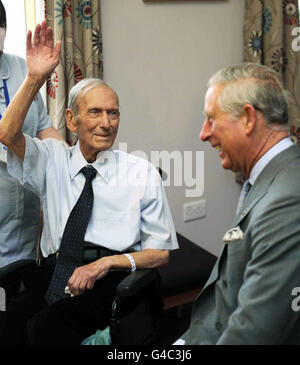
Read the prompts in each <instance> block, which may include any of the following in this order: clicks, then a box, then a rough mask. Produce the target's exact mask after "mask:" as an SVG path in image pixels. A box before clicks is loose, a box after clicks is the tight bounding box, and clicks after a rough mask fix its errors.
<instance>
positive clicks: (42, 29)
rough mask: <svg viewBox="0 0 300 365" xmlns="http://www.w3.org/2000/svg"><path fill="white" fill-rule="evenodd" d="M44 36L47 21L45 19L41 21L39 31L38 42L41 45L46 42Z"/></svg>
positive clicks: (45, 34)
mask: <svg viewBox="0 0 300 365" xmlns="http://www.w3.org/2000/svg"><path fill="white" fill-rule="evenodd" d="M46 36H47V23H46V22H45V21H43V22H42V25H41V32H40V43H41V44H42V45H45V44H46Z"/></svg>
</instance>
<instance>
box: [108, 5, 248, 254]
mask: <svg viewBox="0 0 300 365" xmlns="http://www.w3.org/2000/svg"><path fill="white" fill-rule="evenodd" d="M101 9H102V17H101V21H102V32H103V48H104V79H105V81H106V82H108V83H109V84H111V85H112V86H113V87H114V88H115V89H116V90H117V92H118V94H119V97H120V110H121V122H120V129H119V135H118V139H117V141H116V143H115V146H114V147H115V148H118V147H119V144H120V143H124V142H126V143H127V150H128V152H132V151H137V150H141V151H144V152H145V153H146V154H147V156H148V157H149V158H150V156H151V154H150V153H151V151H162V150H166V151H169V152H170V153H171V152H173V151H180V154H181V156H183V155H184V151H192V152H191V153H192V158H193V174H194V177H195V176H196V173H197V172H196V162H197V161H196V151H204V169H203V172H202V173H201V176H202V174H204V194H203V195H202V196H201V199H202V198H204V199H206V203H207V216H206V217H205V218H202V219H200V220H195V221H192V222H188V223H184V222H183V204H184V203H187V202H190V201H194V200H198V199H199V197H192V198H190V197H186V190H187V189H192V188H191V187H188V186H187V184H186V186H174V182H175V177H176V172H174V169H173V168H172V169H171V170H170V173H169V182H170V184H167V185H170V186H166V192H167V196H168V199H169V204H170V208H171V210H172V214H173V219H174V222H175V226H176V229H177V231H178V232H180V233H181V234H183V235H185V236H186V237H188V238H189V239H191V240H192V241H194V242H195V243H197V244H198V245H200V246H201V247H203V248H205V249H207V250H208V251H210V252H212V253H214V254H217V253H218V252H219V250H220V247H221V243H222V237H223V235H224V233H225V231H226V230H227V229H228V228H229V226H230V224H231V222H232V219H233V216H234V211H235V207H236V204H237V200H238V196H239V192H240V186H239V185H238V184H237V183H236V182H235V179H234V174H233V173H232V172H230V171H224V170H223V169H222V167H221V165H220V159H219V157H218V154H217V152H216V151H215V150H213V149H212V148H211V147H210V145H209V144H208V143H203V142H200V140H199V132H200V129H201V125H202V122H203V100H204V95H205V88H206V86H205V85H206V82H207V80H208V78H209V76H210V75H211V74H212V73H214V72H215V71H217V70H218V69H220V68H222V67H224V66H226V65H229V64H232V63H239V62H242V59H243V57H242V42H243V38H242V32H243V18H244V1H240V0H228V1H201V0H199V1H184V0H183V1H181V2H166V3H152V4H151V3H147V4H146V3H144V2H143V1H142V0H101ZM178 153H179V152H178ZM197 163H198V167H199V166H201V164H200V162H199V161H198V162H197ZM186 168H187V164H184V165H183V169H186ZM198 170H199V169H198ZM175 171H178V167H177V168H176V169H175ZM183 171H185V170H183ZM176 178H178V176H177V177H176ZM198 178H199V176H198ZM199 179H200V180H201V178H199Z"/></svg>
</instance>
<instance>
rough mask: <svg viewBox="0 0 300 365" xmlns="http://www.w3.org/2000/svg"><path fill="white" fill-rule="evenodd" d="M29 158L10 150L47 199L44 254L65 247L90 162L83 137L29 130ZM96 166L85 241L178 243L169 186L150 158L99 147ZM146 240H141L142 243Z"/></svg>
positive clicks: (14, 166)
mask: <svg viewBox="0 0 300 365" xmlns="http://www.w3.org/2000/svg"><path fill="white" fill-rule="evenodd" d="M25 138H26V151H25V159H24V162H23V163H22V161H20V160H19V159H18V158H17V157H16V156H15V155H13V154H12V153H11V152H9V153H8V170H9V172H10V174H12V175H13V176H15V177H16V178H18V179H19V180H20V182H21V183H22V184H24V186H25V187H28V188H29V189H31V190H32V191H34V192H35V193H36V194H37V195H38V196H39V197H40V199H41V200H42V203H43V213H44V230H43V234H42V240H41V250H42V254H43V256H44V257H47V256H48V255H49V254H52V253H55V252H57V251H58V250H59V246H60V242H61V238H62V234H63V230H64V228H65V225H66V222H67V219H68V217H69V214H70V212H71V210H72V209H73V207H74V205H75V204H76V202H77V200H78V198H79V196H80V194H81V191H82V189H83V186H84V183H85V177H84V176H83V174H82V173H80V170H81V169H82V168H83V167H84V166H86V165H87V161H86V160H85V158H84V157H83V155H82V153H81V150H80V146H79V142H78V143H77V144H76V146H73V147H69V146H67V145H66V144H65V143H64V142H60V141H57V140H55V139H46V140H43V141H40V140H38V139H37V138H31V137H29V136H27V135H25ZM92 166H93V167H94V168H95V169H96V170H97V174H96V177H95V178H94V180H93V182H92V186H93V191H94V205H93V210H92V215H91V218H90V221H89V225H88V227H87V231H86V234H85V238H84V240H85V241H88V242H91V243H94V244H98V245H100V246H103V247H106V248H109V249H112V250H116V251H123V252H126V251H130V250H133V251H139V250H143V249H147V248H152V249H166V250H171V249H176V248H178V243H177V238H176V232H175V228H174V224H173V221H172V217H171V213H170V209H169V206H168V202H167V198H166V195H165V191H164V189H163V186H162V183H161V179H160V176H159V173H158V171H157V169H156V168H155V167H154V166H153V165H152V164H150V163H149V162H148V161H146V160H144V159H141V158H138V157H135V156H133V155H129V154H127V153H124V152H121V151H115V150H107V151H103V152H100V153H98V155H97V159H96V161H95V162H94V163H92ZM139 241H141V243H139Z"/></svg>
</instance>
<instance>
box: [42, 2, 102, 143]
mask: <svg viewBox="0 0 300 365" xmlns="http://www.w3.org/2000/svg"><path fill="white" fill-rule="evenodd" d="M45 17H46V19H47V23H48V25H50V26H51V27H52V28H53V31H54V40H55V42H56V41H57V40H62V41H63V44H62V53H61V62H60V64H59V66H58V67H57V68H56V69H55V71H54V72H53V73H52V75H51V76H50V77H49V79H48V82H47V106H48V113H49V115H50V117H51V119H52V122H53V124H54V126H55V127H56V128H57V130H58V131H59V132H60V134H61V135H62V136H63V137H64V138H65V140H66V141H67V142H68V143H69V144H70V145H72V144H73V143H74V142H75V141H74V137H73V136H72V134H71V133H70V132H69V131H68V130H67V128H66V124H65V109H66V107H67V102H68V95H69V91H70V89H71V88H72V87H73V86H74V85H75V84H76V83H77V82H78V81H80V80H81V79H83V78H85V77H100V78H102V76H103V62H102V36H101V24H100V1H99V0H45Z"/></svg>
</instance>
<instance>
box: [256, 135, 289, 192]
mask: <svg viewBox="0 0 300 365" xmlns="http://www.w3.org/2000/svg"><path fill="white" fill-rule="evenodd" d="M292 145H293V142H292V141H291V139H290V138H289V137H287V138H284V139H282V140H281V141H279V142H278V143H276V144H275V145H274V146H273V147H272V148H270V149H269V150H268V151H267V152H266V153H265V154H264V155H263V156H262V157H261V158H260V159H259V160H258V161H257V163H256V164H255V165H254V167H253V169H252V170H251V172H250V177H249V181H250V183H251V185H253V184H254V183H255V180H256V179H257V177H258V175H259V174H260V173H261V172H262V170H263V169H264V168H265V167H266V165H267V164H268V163H269V162H270V161H271V160H272V159H273V158H274V157H275V156H277V155H278V154H279V153H280V152H282V151H284V150H285V149H287V148H289V147H291V146H292Z"/></svg>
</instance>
